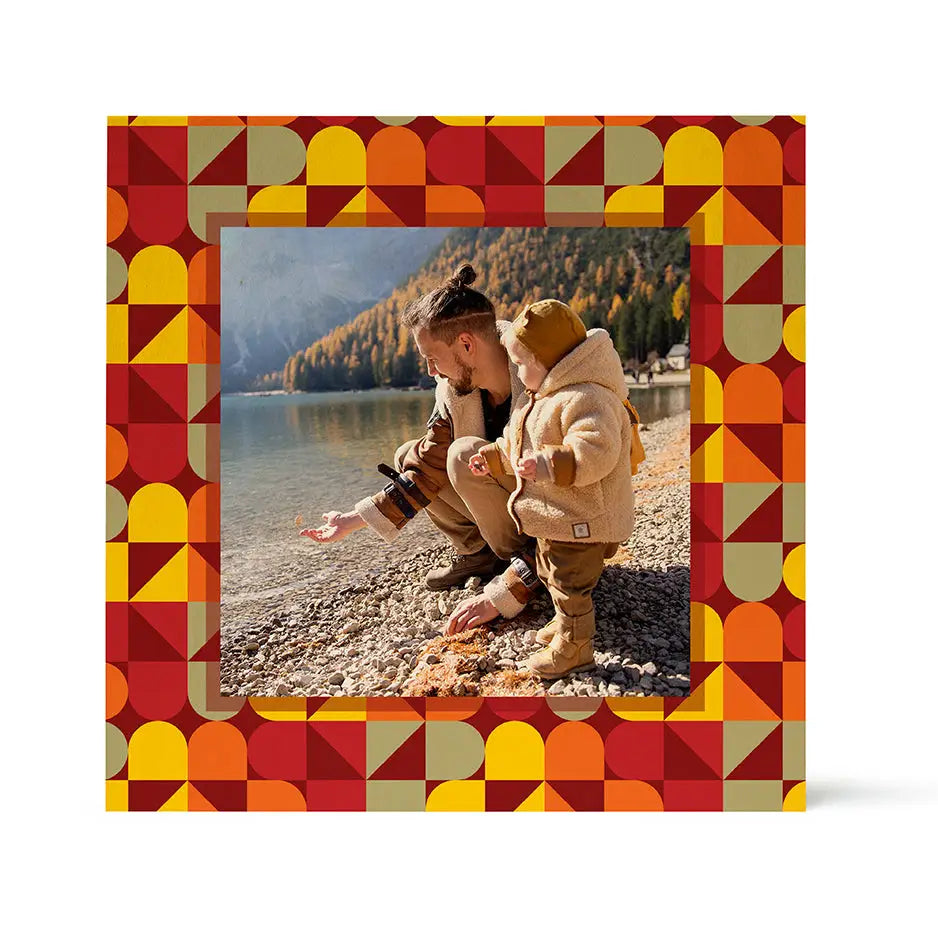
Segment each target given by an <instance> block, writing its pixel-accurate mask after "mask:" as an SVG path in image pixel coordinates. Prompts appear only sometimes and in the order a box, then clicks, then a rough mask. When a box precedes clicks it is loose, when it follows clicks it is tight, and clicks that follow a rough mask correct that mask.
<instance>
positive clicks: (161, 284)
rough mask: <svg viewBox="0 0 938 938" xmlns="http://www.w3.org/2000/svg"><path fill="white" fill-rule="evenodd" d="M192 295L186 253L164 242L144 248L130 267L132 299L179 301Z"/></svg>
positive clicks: (165, 301)
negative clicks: (177, 250)
mask: <svg viewBox="0 0 938 938" xmlns="http://www.w3.org/2000/svg"><path fill="white" fill-rule="evenodd" d="M188 296H189V271H188V270H187V269H186V262H185V261H184V260H183V259H182V256H181V255H180V254H179V253H178V252H176V251H174V250H173V249H172V248H169V247H166V246H165V245H163V244H154V245H151V246H150V247H147V248H143V249H142V250H140V251H137V253H136V254H135V255H134V256H133V258H132V259H131V261H130V266H129V267H128V269H127V302H128V303H179V305H180V306H183V305H185V303H186V300H187V299H188Z"/></svg>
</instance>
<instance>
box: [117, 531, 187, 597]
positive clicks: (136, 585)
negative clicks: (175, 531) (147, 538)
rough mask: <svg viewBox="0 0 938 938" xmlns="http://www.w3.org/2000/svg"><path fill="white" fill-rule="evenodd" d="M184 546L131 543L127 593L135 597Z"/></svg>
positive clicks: (129, 545)
mask: <svg viewBox="0 0 938 938" xmlns="http://www.w3.org/2000/svg"><path fill="white" fill-rule="evenodd" d="M182 547H183V545H182V544H169V543H167V544H162V543H154V544H149V543H138V542H131V543H130V544H128V547H127V592H128V595H129V596H135V595H136V594H137V593H138V592H139V591H140V590H141V589H143V587H144V586H146V585H147V583H149V582H150V580H152V579H153V577H154V576H156V574H157V573H158V572H159V571H160V570H162V569H163V567H164V566H166V564H167V562H168V561H169V560H170V559H171V558H172V557H174V556H175V555H176V554H177V553H179V551H180V549H181V548H182Z"/></svg>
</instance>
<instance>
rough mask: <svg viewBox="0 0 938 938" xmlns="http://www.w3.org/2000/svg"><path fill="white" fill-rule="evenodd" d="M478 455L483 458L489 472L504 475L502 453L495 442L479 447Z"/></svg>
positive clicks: (494, 474)
mask: <svg viewBox="0 0 938 938" xmlns="http://www.w3.org/2000/svg"><path fill="white" fill-rule="evenodd" d="M479 455H480V456H481V457H482V458H483V459H484V460H485V464H486V465H487V466H488V467H489V472H490V473H491V474H492V475H493V476H502V475H505V467H504V465H503V463H502V454H501V450H499V448H498V444H497V443H486V445H485V446H481V447H479Z"/></svg>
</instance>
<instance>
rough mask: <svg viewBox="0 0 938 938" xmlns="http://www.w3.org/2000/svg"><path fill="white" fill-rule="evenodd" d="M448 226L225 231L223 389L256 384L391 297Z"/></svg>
mask: <svg viewBox="0 0 938 938" xmlns="http://www.w3.org/2000/svg"><path fill="white" fill-rule="evenodd" d="M448 230H449V229H446V228H411V229H408V228H359V229H343V228H328V229H326V228H319V229H317V228H240V229H239V228H225V229H223V234H222V264H221V288H222V292H221V310H222V320H221V372H222V390H223V391H235V390H244V389H246V388H249V387H251V386H252V384H253V382H254V381H255V379H256V378H258V377H259V376H260V375H263V374H265V373H267V372H270V371H273V370H275V369H276V370H280V369H282V367H283V363H284V361H285V360H286V359H287V357H288V356H290V355H292V354H293V352H294V351H295V350H296V349H297V348H304V347H306V346H308V345H309V344H310V343H312V342H314V341H315V340H316V339H318V338H320V337H321V336H323V335H325V334H326V333H328V332H329V331H330V330H331V329H333V328H335V327H336V326H337V325H340V324H341V323H344V322H347V321H348V320H349V319H351V318H352V317H353V316H355V315H356V314H358V313H360V312H361V311H362V310H364V309H368V308H369V307H371V306H373V305H374V304H375V303H376V302H378V301H380V300H381V299H382V298H384V297H386V296H388V295H389V294H390V293H391V292H392V291H393V290H394V288H395V287H396V286H397V285H398V283H400V281H401V280H402V279H403V278H404V277H406V276H407V275H408V274H410V273H411V272H412V271H414V270H415V269H417V268H418V267H420V265H421V264H422V263H423V262H424V260H425V259H426V258H427V256H428V255H429V254H430V253H431V252H432V251H433V250H434V249H435V248H436V247H437V246H438V245H439V243H440V242H441V241H442V240H443V239H444V238H445V237H446V234H447V232H448Z"/></svg>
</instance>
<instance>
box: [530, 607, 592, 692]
mask: <svg viewBox="0 0 938 938" xmlns="http://www.w3.org/2000/svg"><path fill="white" fill-rule="evenodd" d="M554 621H555V622H556V629H555V632H554V635H553V637H552V638H551V639H550V643H549V644H548V645H547V647H546V648H544V649H542V650H541V651H538V652H535V654H533V655H532V656H531V657H530V658H529V659H528V661H527V666H528V668H530V670H531V672H532V673H533V674H535V675H536V676H537V677H539V678H541V679H543V680H545V681H547V680H554V679H555V678H558V677H563V676H564V675H566V674H572V673H573V672H574V671H588V670H590V669H591V668H593V667H595V662H594V661H593V636H594V635H595V634H596V616H595V613H594V612H593V610H590V611H589V612H587V613H586V614H585V615H582V616H567V615H564V614H563V613H562V612H558V613H557V614H556V615H555V616H554ZM551 624H553V623H549V624H548V625H546V626H544V628H545V629H547V628H549V627H550V625H551Z"/></svg>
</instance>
